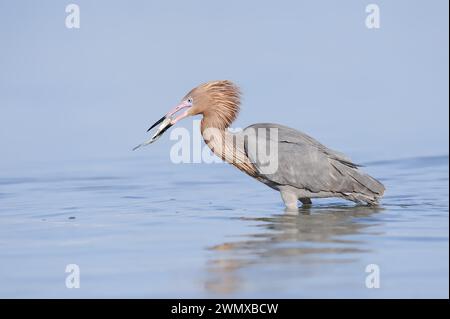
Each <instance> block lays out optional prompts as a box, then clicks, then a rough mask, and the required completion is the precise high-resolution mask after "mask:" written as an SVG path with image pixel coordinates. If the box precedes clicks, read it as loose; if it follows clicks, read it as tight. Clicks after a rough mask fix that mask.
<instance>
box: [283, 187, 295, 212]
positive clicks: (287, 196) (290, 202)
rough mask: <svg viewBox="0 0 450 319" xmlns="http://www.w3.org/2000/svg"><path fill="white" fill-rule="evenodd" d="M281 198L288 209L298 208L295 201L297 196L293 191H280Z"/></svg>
mask: <svg viewBox="0 0 450 319" xmlns="http://www.w3.org/2000/svg"><path fill="white" fill-rule="evenodd" d="M280 193H281V198H282V199H283V202H284V204H285V205H286V207H287V209H288V210H298V206H297V202H298V198H297V196H296V195H295V194H294V193H291V192H286V191H284V192H283V191H282V192H280Z"/></svg>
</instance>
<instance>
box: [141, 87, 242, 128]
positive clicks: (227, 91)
mask: <svg viewBox="0 0 450 319" xmlns="http://www.w3.org/2000/svg"><path fill="white" fill-rule="evenodd" d="M240 95H241V93H240V90H239V87H237V86H236V85H235V84H234V83H233V82H231V81H228V80H223V81H211V82H206V83H203V84H201V85H199V86H197V87H196V88H194V89H192V90H191V91H189V92H188V93H187V94H186V95H185V96H184V97H183V98H182V99H181V102H180V103H179V104H178V105H177V106H175V107H174V108H173V109H172V110H170V111H169V112H168V113H166V115H164V116H163V117H162V118H161V119H160V120H158V121H157V122H156V123H155V124H153V125H152V126H151V127H150V128H149V129H148V131H150V130H151V129H152V128H154V127H155V126H156V125H158V124H159V123H161V122H162V121H164V120H165V119H166V118H168V117H172V116H174V115H176V114H177V113H179V112H181V111H183V112H182V113H181V114H179V115H178V116H176V117H175V118H173V119H172V120H171V122H170V124H169V126H168V127H167V128H169V127H170V126H173V125H175V124H176V123H177V122H179V121H180V120H182V119H184V118H186V117H188V116H193V115H198V114H201V115H203V117H204V118H207V119H208V120H210V121H211V125H212V126H214V127H217V128H220V129H225V128H227V127H228V126H229V125H230V124H231V123H232V122H233V121H234V120H235V119H236V117H237V114H238V113H239V106H240ZM167 128H166V129H167Z"/></svg>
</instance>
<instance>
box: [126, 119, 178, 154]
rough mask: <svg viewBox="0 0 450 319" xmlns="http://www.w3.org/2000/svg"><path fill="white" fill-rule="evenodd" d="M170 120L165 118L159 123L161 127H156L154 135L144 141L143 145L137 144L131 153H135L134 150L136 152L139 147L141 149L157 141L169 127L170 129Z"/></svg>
mask: <svg viewBox="0 0 450 319" xmlns="http://www.w3.org/2000/svg"><path fill="white" fill-rule="evenodd" d="M171 122H172V118H171V117H166V118H165V119H164V120H163V121H162V122H161V125H160V126H158V129H157V130H156V133H155V134H154V135H153V136H152V138H151V139H149V140H148V141H145V142H144V143H142V144H139V145H137V146H136V147H134V148H133V151H135V150H137V149H138V148H139V147H141V146H147V145H149V144H152V143H153V142H155V141H156V140H157V139H159V138H160V137H161V136H162V135H163V133H164V132H165V131H167V129H168V128H169V127H171V126H172V123H171Z"/></svg>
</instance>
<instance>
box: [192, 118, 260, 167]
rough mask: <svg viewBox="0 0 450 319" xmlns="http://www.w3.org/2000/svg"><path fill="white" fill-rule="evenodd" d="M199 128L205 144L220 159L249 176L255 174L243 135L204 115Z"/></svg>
mask: <svg viewBox="0 0 450 319" xmlns="http://www.w3.org/2000/svg"><path fill="white" fill-rule="evenodd" d="M200 130H201V133H202V136H203V139H204V140H205V143H206V145H208V147H209V148H210V149H211V151H212V152H213V153H214V154H215V155H216V156H218V157H219V158H221V159H222V160H224V161H226V162H228V163H229V164H232V165H234V166H236V167H237V168H238V169H240V170H242V171H244V172H245V173H247V174H249V175H250V176H255V175H256V171H255V167H254V166H253V164H252V163H251V161H250V160H249V158H248V157H247V155H246V153H245V149H244V140H243V137H242V136H241V135H239V134H233V133H231V132H230V131H229V130H228V125H224V124H223V123H219V122H218V121H217V120H212V119H211V118H209V117H208V115H204V116H203V119H202V121H201V125H200Z"/></svg>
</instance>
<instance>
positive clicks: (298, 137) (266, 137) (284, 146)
mask: <svg viewBox="0 0 450 319" xmlns="http://www.w3.org/2000/svg"><path fill="white" fill-rule="evenodd" d="M271 128H272V129H276V131H277V134H270V129H271ZM264 132H265V133H264ZM242 133H243V134H245V135H248V136H253V137H254V138H246V140H245V143H244V147H245V152H246V154H247V156H248V158H249V159H250V161H251V162H252V163H253V165H254V166H255V168H256V170H257V171H258V174H259V175H260V177H261V178H264V179H266V180H267V181H269V182H271V183H274V184H278V185H289V186H293V187H296V188H300V189H307V190H309V191H311V192H314V193H318V192H333V193H342V194H344V193H361V194H365V195H368V196H374V197H377V196H381V195H382V194H383V192H384V187H383V185H382V184H381V183H380V182H378V181H377V180H375V179H374V178H372V177H370V176H369V175H367V174H365V173H364V172H362V171H361V170H359V169H358V165H357V164H354V163H353V162H352V161H351V160H350V159H349V158H348V157H346V156H345V155H344V154H342V153H339V152H336V151H334V150H331V149H329V148H327V147H326V146H324V145H322V144H321V143H319V142H318V141H316V140H315V139H314V138H312V137H311V136H308V135H306V134H304V133H302V132H299V131H297V130H294V129H291V128H289V127H286V126H282V125H278V124H271V123H261V124H254V125H251V126H249V127H247V128H246V129H245V130H244V131H243V132H242ZM263 142H265V144H262V143H263ZM252 143H253V144H254V143H256V144H258V145H259V146H261V145H265V147H266V152H268V151H269V150H270V143H276V145H277V146H278V152H277V153H278V156H277V161H278V169H277V170H276V171H274V172H269V173H266V172H265V171H264V169H263V168H264V167H263V164H262V163H261V161H260V160H259V158H258V157H259V156H258V154H256V153H255V151H254V150H255V149H257V148H258V145H253V144H252ZM273 145H274V144H273Z"/></svg>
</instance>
